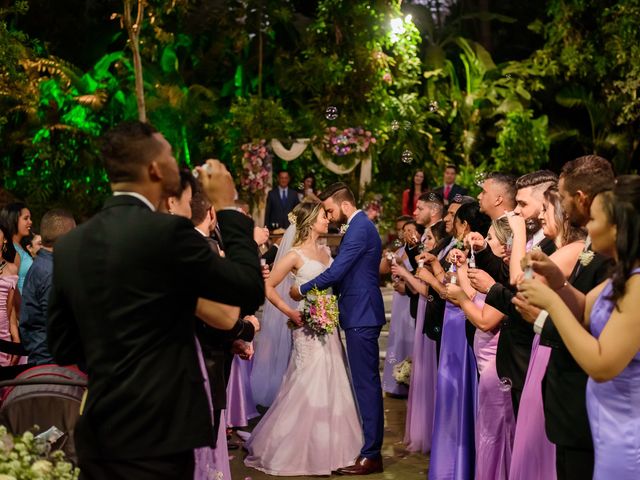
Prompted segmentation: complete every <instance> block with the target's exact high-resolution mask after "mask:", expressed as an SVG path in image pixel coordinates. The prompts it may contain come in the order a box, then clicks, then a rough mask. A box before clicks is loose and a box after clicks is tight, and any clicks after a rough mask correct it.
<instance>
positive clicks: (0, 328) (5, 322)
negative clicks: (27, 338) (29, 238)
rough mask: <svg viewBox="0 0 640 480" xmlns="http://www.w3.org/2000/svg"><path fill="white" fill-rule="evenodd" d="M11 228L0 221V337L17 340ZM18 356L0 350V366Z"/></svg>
mask: <svg viewBox="0 0 640 480" xmlns="http://www.w3.org/2000/svg"><path fill="white" fill-rule="evenodd" d="M10 232H11V230H10V229H9V228H7V227H6V226H4V225H3V224H2V223H0V245H2V248H1V249H0V339H2V340H6V341H10V342H19V341H20V334H19V332H18V317H17V316H16V302H17V299H16V293H15V290H16V285H17V283H18V267H17V266H16V265H15V263H13V262H12V261H11V260H12V259H13V258H15V257H16V251H15V247H14V246H13V242H12V241H11V233H10ZM10 259H11V260H10ZM19 359H20V357H18V356H14V355H9V354H6V353H3V352H0V366H3V367H7V366H10V365H15V364H17V363H18V360H19Z"/></svg>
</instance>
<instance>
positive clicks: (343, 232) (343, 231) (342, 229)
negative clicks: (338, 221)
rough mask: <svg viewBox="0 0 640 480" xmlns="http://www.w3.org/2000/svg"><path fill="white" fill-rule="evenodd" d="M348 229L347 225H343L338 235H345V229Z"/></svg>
mask: <svg viewBox="0 0 640 480" xmlns="http://www.w3.org/2000/svg"><path fill="white" fill-rule="evenodd" d="M348 228H349V224H348V223H345V224H343V225H341V226H340V234H342V235H344V234H345V233H347V229H348Z"/></svg>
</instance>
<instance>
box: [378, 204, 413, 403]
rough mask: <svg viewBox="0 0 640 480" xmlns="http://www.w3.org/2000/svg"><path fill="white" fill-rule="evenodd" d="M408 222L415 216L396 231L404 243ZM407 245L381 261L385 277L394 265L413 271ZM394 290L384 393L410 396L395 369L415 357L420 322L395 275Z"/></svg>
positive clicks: (403, 219)
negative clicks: (417, 327) (416, 331)
mask: <svg viewBox="0 0 640 480" xmlns="http://www.w3.org/2000/svg"><path fill="white" fill-rule="evenodd" d="M408 222H413V220H412V219H411V217H408V216H403V217H399V218H398V220H397V222H396V230H397V232H398V238H399V239H400V240H404V239H405V237H404V232H403V228H404V226H405V225H406V224H407V223H408ZM406 246H407V243H406V242H405V243H404V245H402V246H401V247H400V248H399V249H398V250H396V252H395V253H394V254H392V255H393V257H391V258H392V260H389V258H387V257H386V256H385V257H384V258H382V260H381V261H380V274H382V275H384V274H386V273H389V272H390V271H391V265H392V262H397V263H401V264H402V265H404V267H405V268H406V269H407V270H409V271H411V270H413V268H412V267H411V263H410V262H409V258H408V256H407V255H406V253H405V248H406ZM389 253H390V252H389ZM393 289H394V292H393V300H392V303H391V324H390V325H389V338H388V342H387V355H386V357H385V361H384V370H383V372H382V390H383V391H385V392H386V393H389V394H391V395H399V396H406V395H407V394H408V393H409V388H408V387H407V386H406V385H403V384H400V383H398V382H397V381H396V379H395V378H394V376H393V368H394V366H395V365H396V364H398V363H400V362H402V361H403V360H405V359H406V358H407V357H410V356H411V351H412V350H413V335H414V333H415V327H416V320H415V318H413V317H412V316H411V312H410V308H411V307H410V300H409V297H408V296H407V294H406V287H405V284H404V281H402V280H401V279H400V278H398V277H395V276H394V277H393Z"/></svg>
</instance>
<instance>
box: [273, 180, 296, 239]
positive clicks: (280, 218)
mask: <svg viewBox="0 0 640 480" xmlns="http://www.w3.org/2000/svg"><path fill="white" fill-rule="evenodd" d="M298 203H300V199H299V197H298V192H296V191H295V190H294V189H293V188H288V187H287V201H286V202H284V203H283V202H282V199H281V198H280V188H279V187H275V188H273V189H272V190H271V191H270V192H269V193H268V195H267V207H266V210H265V213H264V226H265V227H267V228H269V229H273V227H272V225H274V224H276V223H277V224H278V228H287V227H288V226H289V218H288V215H289V212H290V211H291V210H293V207H295V206H296V205H297V204H298Z"/></svg>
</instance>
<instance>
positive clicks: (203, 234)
mask: <svg viewBox="0 0 640 480" xmlns="http://www.w3.org/2000/svg"><path fill="white" fill-rule="evenodd" d="M194 228H195V229H196V232H198V233H199V234H200V235H202V236H203V237H208V236H209V235H207V234H206V233H204V232H203V231H202V230H200V229H199V228H198V227H194Z"/></svg>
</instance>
